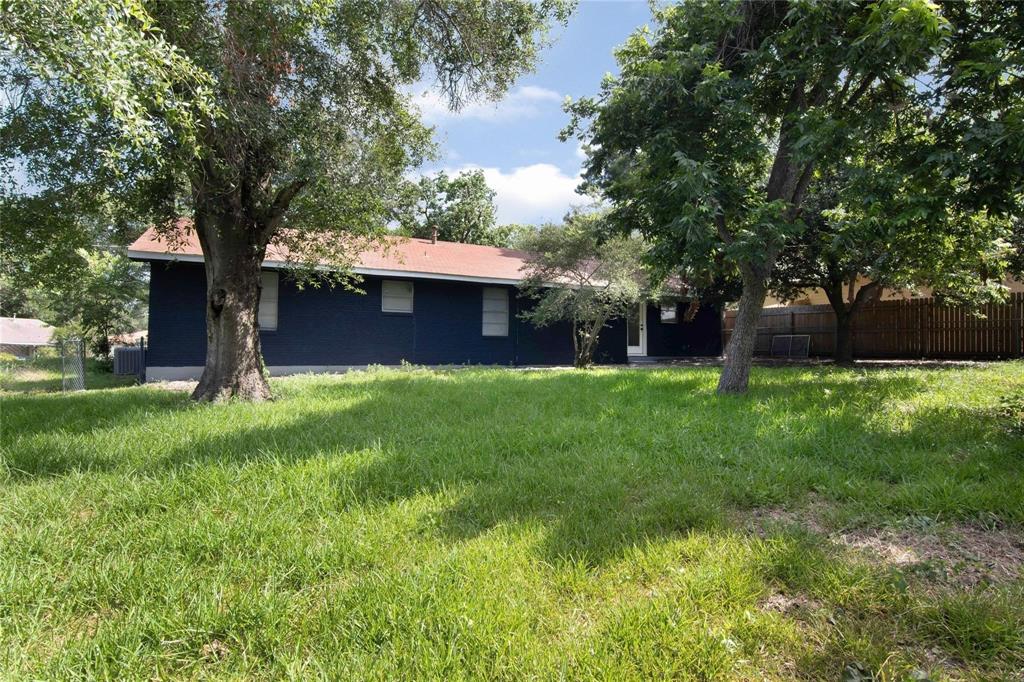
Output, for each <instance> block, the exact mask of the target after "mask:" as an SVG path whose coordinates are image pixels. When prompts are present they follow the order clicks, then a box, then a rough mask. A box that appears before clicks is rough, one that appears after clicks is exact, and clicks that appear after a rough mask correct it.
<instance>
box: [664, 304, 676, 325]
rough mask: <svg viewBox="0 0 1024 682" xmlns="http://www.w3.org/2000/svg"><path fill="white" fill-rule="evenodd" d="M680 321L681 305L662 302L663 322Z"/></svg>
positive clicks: (673, 322)
mask: <svg viewBox="0 0 1024 682" xmlns="http://www.w3.org/2000/svg"><path fill="white" fill-rule="evenodd" d="M678 321H679V305H678V304H676V303H662V304H661V323H662V324H675V323H676V322H678Z"/></svg>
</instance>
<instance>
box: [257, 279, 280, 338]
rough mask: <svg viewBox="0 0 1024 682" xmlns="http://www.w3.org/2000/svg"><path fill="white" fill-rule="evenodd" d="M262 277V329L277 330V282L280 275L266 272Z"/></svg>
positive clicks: (260, 320) (260, 315)
mask: <svg viewBox="0 0 1024 682" xmlns="http://www.w3.org/2000/svg"><path fill="white" fill-rule="evenodd" d="M260 274H261V277H260V280H261V282H260V284H261V285H262V287H263V289H262V290H261V291H260V313H259V323H260V329H266V330H268V331H274V330H275V329H277V281H278V273H276V272H270V271H269V270H264V271H263V272H262V273H260Z"/></svg>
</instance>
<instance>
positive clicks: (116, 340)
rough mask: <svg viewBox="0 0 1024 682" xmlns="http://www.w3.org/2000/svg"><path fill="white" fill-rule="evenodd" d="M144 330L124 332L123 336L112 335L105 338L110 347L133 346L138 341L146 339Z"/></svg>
mask: <svg viewBox="0 0 1024 682" xmlns="http://www.w3.org/2000/svg"><path fill="white" fill-rule="evenodd" d="M146 333H147V332H146V330H145V329H141V330H138V331H134V332H125V333H124V334H114V335H112V336H109V337H107V340H108V341H109V342H110V345H111V346H134V345H137V344H138V343H139V339H144V338H146Z"/></svg>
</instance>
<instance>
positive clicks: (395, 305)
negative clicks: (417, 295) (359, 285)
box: [380, 279, 412, 313]
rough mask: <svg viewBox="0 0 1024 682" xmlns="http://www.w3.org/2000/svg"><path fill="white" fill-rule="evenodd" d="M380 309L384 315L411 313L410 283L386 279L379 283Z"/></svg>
mask: <svg viewBox="0 0 1024 682" xmlns="http://www.w3.org/2000/svg"><path fill="white" fill-rule="evenodd" d="M380 309H381V310H382V311H383V312H385V313H411V312H412V282H402V281H399V280H396V279H386V280H384V281H382V282H381V283H380Z"/></svg>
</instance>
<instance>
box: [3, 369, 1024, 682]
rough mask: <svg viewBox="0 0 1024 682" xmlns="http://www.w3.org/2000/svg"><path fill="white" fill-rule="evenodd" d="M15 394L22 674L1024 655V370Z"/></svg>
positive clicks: (455, 379) (12, 602)
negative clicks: (733, 390) (1019, 397)
mask: <svg viewBox="0 0 1024 682" xmlns="http://www.w3.org/2000/svg"><path fill="white" fill-rule="evenodd" d="M716 379H717V370H716V369H714V368H679V369H664V370H623V369H619V370H614V369H607V370H606V369H602V370H594V371H591V372H576V371H535V372H525V371H524V372H518V371H503V370H462V371H453V372H435V371H427V370H381V371H372V372H365V373H354V374H350V375H347V376H344V377H297V378H291V379H282V380H275V381H273V387H274V390H275V392H276V394H277V396H278V399H277V400H276V401H275V402H273V403H269V404H263V405H247V404H228V405H216V406H208V405H205V406H196V405H192V404H190V403H189V401H188V399H187V395H186V394H185V393H181V392H172V391H166V390H160V389H156V388H150V387H132V388H122V389H113V390H98V391H90V392H86V393H79V394H64V395H60V394H35V395H12V394H5V395H4V396H3V398H2V403H0V410H2V414H0V418H2V439H0V440H2V451H0V455H2V460H0V678H3V679H12V678H33V679H82V678H84V677H98V678H131V679H148V678H152V677H183V678H190V679H206V678H236V679H240V678H257V679H260V678H262V679H279V678H292V679H310V678H315V677H329V678H333V679H414V678H418V679H468V678H473V679H487V680H493V679H515V680H519V679H524V678H533V679H551V678H564V679H571V680H576V679H590V678H601V679H607V680H621V679H650V678H703V679H721V678H733V679H762V678H765V677H767V678H807V679H833V680H838V679H839V678H840V676H841V675H842V674H843V670H844V668H845V667H846V666H848V665H851V664H853V663H857V664H859V665H860V666H862V668H863V669H864V670H867V671H871V672H874V673H875V674H877V675H879V676H880V677H881V678H884V679H901V678H905V677H907V676H908V675H910V674H911V673H912V672H914V671H915V670H919V671H924V672H925V673H927V674H929V675H930V676H931V679H945V678H961V677H967V678H975V677H981V678H992V679H1001V678H1006V677H1012V676H1015V675H1020V674H1022V673H1021V671H1022V670H1024V578H1022V576H1021V571H1020V569H1021V567H1022V566H1021V565H1022V562H1024V545H1022V544H1021V541H1022V539H1024V532H1022V528H1024V440H1022V439H1021V437H1020V436H1018V435H1013V434H1012V433H1010V432H1009V431H1008V430H1007V429H1005V428H1003V427H1002V424H1001V422H1000V418H999V417H998V399H999V397H1000V396H1001V395H1004V394H1007V393H1010V392H1013V391H1021V390H1024V364H1021V363H1006V364H999V365H990V366H983V367H977V368H969V369H901V370H846V369H832V368H815V369H798V368H787V369H770V368H757V369H755V370H754V375H753V379H752V385H753V389H752V391H751V393H750V395H749V396H747V397H718V396H716V395H715V393H714V387H715V382H716Z"/></svg>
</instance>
